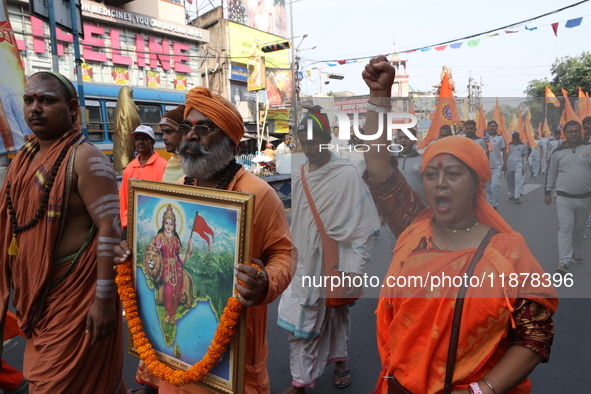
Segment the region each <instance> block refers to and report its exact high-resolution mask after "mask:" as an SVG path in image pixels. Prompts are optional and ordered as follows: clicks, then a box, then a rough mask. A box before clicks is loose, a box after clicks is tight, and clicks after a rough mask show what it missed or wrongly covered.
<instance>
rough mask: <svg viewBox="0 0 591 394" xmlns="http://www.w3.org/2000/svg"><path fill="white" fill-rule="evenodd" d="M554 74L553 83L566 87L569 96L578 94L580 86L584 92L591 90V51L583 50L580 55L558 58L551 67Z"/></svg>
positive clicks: (559, 86)
mask: <svg viewBox="0 0 591 394" xmlns="http://www.w3.org/2000/svg"><path fill="white" fill-rule="evenodd" d="M550 71H551V72H552V75H553V76H554V78H553V80H552V83H553V84H554V85H555V86H556V87H558V88H563V89H565V90H566V91H567V92H568V94H569V96H576V95H577V93H578V89H579V87H580V88H581V89H583V91H584V92H587V93H588V92H590V91H591V53H589V52H583V53H582V54H581V55H580V56H575V57H571V56H565V57H563V58H560V59H556V61H555V62H554V64H552V68H551V69H550Z"/></svg>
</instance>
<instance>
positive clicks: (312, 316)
mask: <svg viewBox="0 0 591 394" xmlns="http://www.w3.org/2000/svg"><path fill="white" fill-rule="evenodd" d="M306 166H307V164H306ZM306 182H307V184H308V187H309V189H310V194H311V195H312V197H313V199H314V203H315V205H316V209H317V210H318V213H319V215H320V218H321V220H322V223H323V225H324V228H325V230H326V232H327V234H328V236H330V237H331V238H333V239H334V240H336V241H337V242H338V246H339V271H342V272H355V273H358V274H363V272H364V267H365V264H366V263H367V262H368V261H369V259H370V255H371V246H372V234H373V232H374V231H376V230H377V229H379V228H380V220H379V217H378V214H377V211H376V209H375V205H374V203H373V200H372V197H371V194H370V193H369V190H368V188H367V186H366V185H365V183H364V182H363V181H362V179H361V177H360V175H359V173H358V172H357V170H356V169H355V167H354V166H353V165H352V164H351V163H350V162H349V161H347V160H344V159H340V158H338V157H336V156H335V155H334V154H333V155H332V157H331V161H330V162H329V163H327V164H326V165H324V166H323V167H321V168H320V169H318V170H316V171H314V172H311V173H309V172H308V173H307V174H306ZM292 218H293V219H292V223H291V233H292V240H293V243H294V245H295V246H296V248H297V249H298V263H297V268H296V273H295V275H294V277H293V280H292V282H291V284H290V286H289V287H288V288H287V289H286V290H285V292H284V293H283V295H282V296H281V301H280V303H279V318H278V324H279V325H280V326H281V327H283V328H285V329H286V330H288V331H290V348H291V358H292V363H291V365H292V376H293V378H294V382H293V384H294V385H297V386H300V387H302V386H308V387H310V385H312V386H313V382H314V381H315V380H316V378H317V377H318V376H319V375H320V374H322V371H323V370H324V367H325V366H326V364H327V363H330V362H332V361H339V360H341V361H344V360H346V342H347V339H348V331H349V330H348V329H347V327H348V326H349V317H348V308H347V306H344V307H340V308H335V309H333V308H328V310H327V307H326V305H325V300H324V298H322V297H324V288H322V287H314V286H309V282H308V283H307V282H303V278H304V277H306V276H307V277H312V276H315V277H316V278H317V280H318V279H319V278H322V274H323V269H322V240H321V237H320V233H319V231H318V228H317V226H316V223H315V221H314V217H313V215H312V212H311V210H310V206H309V204H308V200H307V198H306V194H305V191H304V189H303V186H302V179H301V173H300V170H298V171H296V172H295V173H294V174H292ZM317 283H318V282H317ZM327 319H334V320H335V321H327ZM336 320H338V321H336ZM345 325H346V326H347V327H344V326H345ZM335 333H338V334H339V335H337V337H339V338H335ZM326 341H329V342H330V341H334V342H335V343H339V346H332V344H329V343H327V342H326ZM304 354H307V355H308V357H306V359H307V360H308V361H309V362H306V363H304V364H306V366H305V367H303V365H304V364H302V363H297V362H296V363H294V360H295V361H297V360H296V359H302V358H303V357H304ZM310 360H312V361H310ZM298 365H299V366H300V367H301V368H300V367H298ZM302 368H304V369H302Z"/></svg>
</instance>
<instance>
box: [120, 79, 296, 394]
mask: <svg viewBox="0 0 591 394" xmlns="http://www.w3.org/2000/svg"><path fill="white" fill-rule="evenodd" d="M184 118H185V120H184V121H183V122H182V123H181V124H180V125H179V127H178V131H179V132H180V133H181V134H182V139H183V141H182V142H181V144H180V146H179V150H178V153H179V156H180V158H181V163H182V166H183V170H184V173H185V175H186V177H185V178H184V183H185V184H186V185H193V186H201V187H210V188H217V189H223V190H231V191H241V192H244V193H251V194H255V195H256V198H255V206H254V215H253V223H254V226H253V238H252V239H253V241H252V249H251V251H252V263H253V264H255V265H257V266H258V267H259V269H260V271H259V270H258V269H257V268H255V267H253V266H250V265H243V264H238V265H236V267H235V269H236V277H237V278H238V279H239V280H241V281H242V282H243V283H244V284H245V286H246V287H245V286H242V285H240V284H238V283H237V284H236V291H237V298H238V300H239V301H240V303H241V304H242V305H243V306H245V307H247V308H248V309H247V312H246V335H245V341H246V349H245V366H244V391H243V392H244V393H245V394H250V393H270V386H269V375H268V373H267V368H266V360H267V337H266V329H267V304H270V303H271V302H273V301H274V300H275V298H277V296H279V294H281V293H282V292H283V290H284V289H285V288H286V287H287V286H288V285H289V283H290V281H291V277H292V258H291V253H292V243H291V236H290V233H289V225H288V223H287V217H286V215H285V210H284V207H283V204H282V203H281V201H280V200H279V197H277V193H276V192H275V190H274V189H273V188H272V187H271V186H269V184H268V183H267V182H265V181H263V180H261V179H260V178H258V177H256V176H255V175H253V174H251V173H250V172H248V171H246V170H244V168H242V166H241V165H240V164H238V163H236V160H235V159H234V151H235V149H236V146H237V145H238V143H239V142H240V138H241V137H242V136H243V134H244V124H243V122H242V117H241V116H240V113H239V112H238V110H237V109H236V107H234V105H232V104H231V103H230V102H229V101H228V100H226V99H225V98H223V97H221V96H218V95H216V94H212V93H211V92H210V90H209V89H208V88H205V87H196V88H193V89H191V90H190V91H189V92H188V93H187V97H186V106H185V113H184ZM115 251H116V252H117V254H118V256H121V257H116V258H115V259H114V261H115V263H116V264H121V263H122V262H124V261H125V260H127V259H128V258H129V256H130V255H131V251H130V250H129V248H128V245H127V243H126V242H122V243H121V245H120V248H117V249H116V250H115ZM159 386H160V387H159V393H161V394H166V393H188V392H191V393H195V392H199V393H202V392H203V393H209V392H210V391H209V390H206V389H204V388H200V387H198V386H195V385H189V386H183V387H181V388H175V387H173V386H171V385H170V384H169V383H168V382H165V381H163V380H161V381H160V385H159ZM196 390H197V391H196Z"/></svg>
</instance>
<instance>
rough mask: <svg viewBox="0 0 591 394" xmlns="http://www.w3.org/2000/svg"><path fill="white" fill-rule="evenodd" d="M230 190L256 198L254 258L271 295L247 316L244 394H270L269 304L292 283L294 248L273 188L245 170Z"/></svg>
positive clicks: (195, 389)
mask: <svg viewBox="0 0 591 394" xmlns="http://www.w3.org/2000/svg"><path fill="white" fill-rule="evenodd" d="M227 190H230V191H240V192H244V193H252V194H255V195H256V197H255V205H254V216H253V222H254V224H253V245H252V257H253V258H255V259H259V260H262V262H263V264H264V265H265V270H266V271H267V276H268V278H269V291H268V293H267V296H266V297H265V299H264V300H262V302H261V304H260V305H258V306H253V307H250V308H248V309H247V312H246V349H245V363H244V364H245V368H244V393H245V394H258V393H270V392H271V389H270V387H269V375H268V373H267V365H266V363H267V352H268V351H267V304H270V303H271V302H273V301H274V300H275V299H276V298H277V297H278V296H279V295H280V294H281V293H282V292H283V290H285V288H287V286H288V285H289V282H290V281H291V276H292V272H293V271H292V270H293V269H294V267H293V265H292V261H294V262H295V259H293V260H292V257H291V253H292V244H291V236H290V233H289V225H288V223H287V217H286V215H285V209H284V207H283V204H282V203H281V201H280V200H279V198H278V197H277V193H276V192H275V190H273V188H272V187H271V186H269V184H268V183H267V182H265V181H263V180H262V179H260V178H258V177H256V176H255V175H253V174H251V173H250V172H248V171H246V170H245V169H244V168H241V169H240V170H239V171H238V173H237V174H236V177H235V178H234V180H233V181H232V182H231V183H230V185H229V186H228V188H227ZM159 392H160V393H161V394H167V393H210V391H209V390H206V389H203V388H201V387H199V386H197V385H187V386H184V387H182V388H180V389H176V388H174V387H172V386H171V385H169V384H168V383H166V382H164V381H161V382H160V388H159Z"/></svg>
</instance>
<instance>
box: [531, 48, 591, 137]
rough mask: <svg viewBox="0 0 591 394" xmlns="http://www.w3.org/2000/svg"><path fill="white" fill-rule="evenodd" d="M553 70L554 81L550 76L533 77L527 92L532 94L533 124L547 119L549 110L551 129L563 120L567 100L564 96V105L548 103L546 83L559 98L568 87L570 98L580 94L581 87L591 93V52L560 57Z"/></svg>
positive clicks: (551, 71) (553, 65)
mask: <svg viewBox="0 0 591 394" xmlns="http://www.w3.org/2000/svg"><path fill="white" fill-rule="evenodd" d="M550 73H551V74H552V79H551V80H548V78H544V79H534V80H531V81H530V82H529V84H528V85H527V88H526V90H525V92H524V93H525V94H526V95H527V97H528V100H527V107H528V108H529V109H530V110H531V115H532V123H533V124H534V125H536V124H537V123H538V122H543V121H544V117H545V116H546V113H547V117H548V124H549V125H550V128H551V129H554V128H555V127H556V125H557V124H558V121H559V120H560V116H561V114H562V109H563V108H564V102H563V99H561V102H562V106H561V108H556V107H555V106H554V105H548V104H546V101H545V97H546V94H545V92H546V86H547V87H549V88H550V90H552V92H553V93H554V94H555V95H556V96H557V97H560V96H562V91H561V89H564V90H566V91H567V92H568V94H569V95H570V97H577V96H578V90H579V87H581V89H583V91H584V92H587V93H589V92H591V53H590V52H583V53H582V54H581V55H580V56H575V57H571V56H565V57H562V58H559V59H556V61H555V62H554V64H552V67H550ZM571 101H572V99H571Z"/></svg>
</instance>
